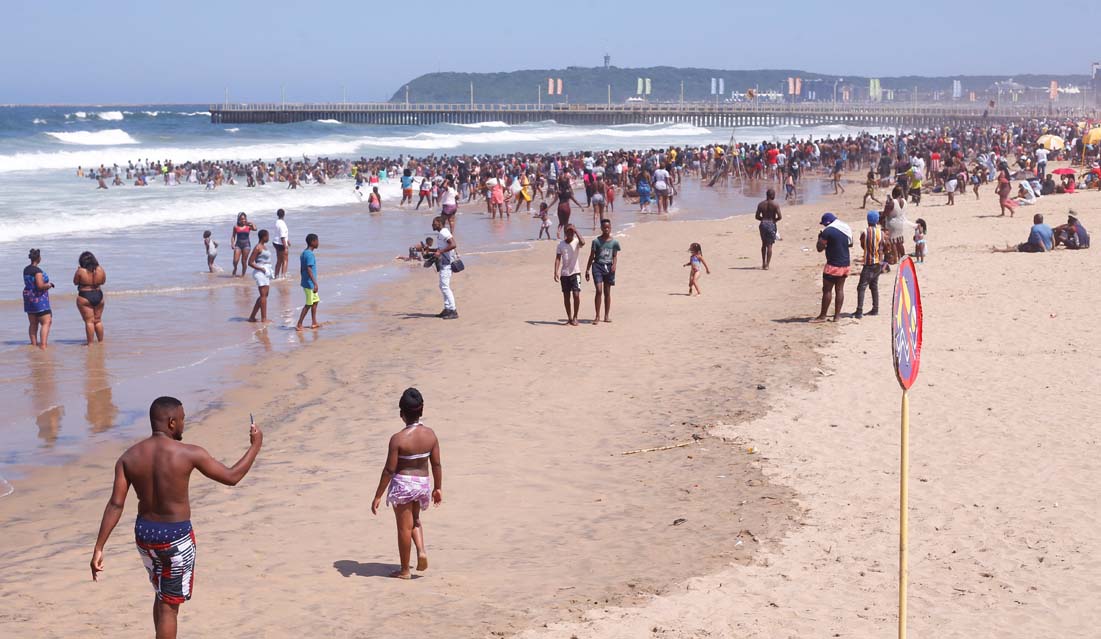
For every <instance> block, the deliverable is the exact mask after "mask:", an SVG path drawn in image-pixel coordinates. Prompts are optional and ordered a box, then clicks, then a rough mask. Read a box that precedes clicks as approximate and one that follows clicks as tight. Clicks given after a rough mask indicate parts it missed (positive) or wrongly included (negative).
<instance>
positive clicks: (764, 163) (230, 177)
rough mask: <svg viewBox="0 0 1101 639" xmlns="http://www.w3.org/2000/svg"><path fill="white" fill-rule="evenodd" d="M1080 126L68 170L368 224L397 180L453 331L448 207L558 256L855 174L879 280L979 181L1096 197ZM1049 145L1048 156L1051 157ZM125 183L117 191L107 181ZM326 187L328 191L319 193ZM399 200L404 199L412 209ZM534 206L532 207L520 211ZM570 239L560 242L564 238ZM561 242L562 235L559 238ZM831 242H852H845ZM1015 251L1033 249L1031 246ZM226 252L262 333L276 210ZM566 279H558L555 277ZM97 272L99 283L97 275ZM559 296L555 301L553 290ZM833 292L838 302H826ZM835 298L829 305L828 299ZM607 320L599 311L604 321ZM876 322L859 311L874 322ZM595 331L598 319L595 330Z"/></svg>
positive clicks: (1093, 158) (94, 312) (307, 252)
mask: <svg viewBox="0 0 1101 639" xmlns="http://www.w3.org/2000/svg"><path fill="white" fill-rule="evenodd" d="M1091 125H1092V123H1083V122H1073V121H1063V120H1048V121H1045V120H1032V121H1029V122H1025V123H1021V124H1018V125H986V126H966V127H965V126H960V127H941V128H936V129H927V130H918V131H910V132H906V133H904V134H903V133H901V132H899V133H895V134H879V135H874V134H867V133H865V134H861V135H857V136H847V137H844V138H837V139H834V138H826V139H820V140H813V139H807V140H795V139H792V140H789V141H787V142H768V141H762V142H757V143H750V142H735V141H733V140H731V143H729V144H707V145H700V146H670V147H665V148H660V149H656V148H655V149H637V150H624V149H619V150H611V149H607V150H601V151H591V150H589V151H580V152H566V153H510V154H483V155H470V154H464V155H456V156H447V155H428V156H426V157H420V158H414V157H408V156H405V155H401V156H398V157H375V158H364V157H361V158H358V159H345V158H313V159H311V158H308V157H303V158H302V159H301V160H291V159H283V158H277V159H276V160H275V161H273V162H265V161H264V160H259V159H258V160H255V161H251V162H240V161H210V160H199V161H182V162H175V161H173V160H171V159H166V160H148V159H145V160H138V161H131V162H128V163H127V164H126V165H125V166H119V165H117V164H112V165H111V166H105V165H102V164H101V165H100V166H99V167H98V168H92V169H88V170H87V171H86V170H85V169H84V168H83V167H78V169H77V175H78V176H80V177H87V178H91V179H94V180H96V181H98V182H99V184H100V186H101V187H104V188H105V187H106V181H107V180H112V183H113V184H116V185H117V184H119V183H126V182H131V181H132V182H133V183H134V184H136V185H147V184H149V183H150V182H152V181H153V180H154V179H158V180H160V181H161V182H162V183H163V184H164V185H167V186H172V185H177V184H193V185H205V188H209V189H217V188H220V187H222V186H226V185H236V184H237V182H238V179H240V180H242V181H244V182H245V184H246V187H253V186H263V185H266V184H277V185H283V186H284V187H285V188H288V189H296V188H299V187H300V186H305V185H317V186H324V185H329V183H330V182H332V181H340V180H347V179H350V180H352V181H353V182H354V183H355V187H354V189H353V190H354V193H355V194H356V195H357V196H358V197H359V198H360V199H362V198H363V194H364V193H365V192H366V194H367V195H366V198H367V205H368V211H369V212H371V213H380V212H382V208H383V199H382V196H381V194H380V192H379V185H380V184H383V183H389V182H390V181H391V180H392V179H396V180H398V181H400V183H401V190H402V196H401V200H400V202H399V204H398V208H399V209H402V210H411V211H419V210H420V207H421V206H422V205H425V206H427V207H428V209H429V210H435V211H436V212H437V213H438V217H437V218H436V219H434V220H433V222H432V230H433V233H434V235H433V236H430V237H429V238H427V239H429V240H434V245H433V242H432V241H426V242H423V243H419V244H418V245H417V246H415V247H410V251H409V254H408V256H403V259H410V260H413V259H415V260H417V261H424V262H425V265H426V266H432V267H434V268H436V270H437V271H438V274H439V287H440V291H441V296H442V298H443V310H441V311H440V313H439V314H438V315H439V316H440V317H442V318H445V319H455V318H457V317H458V312H457V310H456V307H455V297H454V290H453V289H452V287H451V275H452V274H453V273H456V272H459V270H461V268H463V264H462V260H461V258H459V256H458V253H457V251H456V247H457V243H456V242H457V240H456V235H455V233H456V229H455V227H456V219H457V214H458V210H459V207H460V206H461V205H462V206H478V207H479V208H480V207H483V206H484V211H485V214H486V215H488V216H489V217H490V219H491V220H496V219H502V220H509V219H511V217H512V214H513V213H518V212H520V211H521V210H523V211H524V213H525V214H530V215H531V216H532V217H534V218H536V219H538V221H539V222H538V224H539V228H538V231H539V232H538V237H539V239H542V238H543V237H546V238H547V239H548V240H549V239H551V236H550V229H551V227H552V226H554V224H553V222H552V220H554V219H556V221H557V226H556V232H555V238H554V239H556V240H559V241H560V242H564V243H565V244H567V245H568V244H570V243H572V242H577V241H583V240H581V234H580V232H579V230H578V228H577V226H576V224H575V223H574V222H573V213H574V208H575V207H577V208H580V209H582V210H591V212H592V227H591V228H592V230H593V231H596V230H597V229H600V230H601V232H602V233H603V227H604V226H605V222H608V224H611V220H612V216H613V215H614V213H615V206H616V202H617V201H623V202H627V203H629V204H631V205H635V206H637V207H638V210H639V211H640V212H643V213H648V212H653V213H667V212H668V211H669V210H670V207H673V206H674V203H675V201H676V197H677V195H678V188H679V186H680V185H681V183H682V180H683V179H684V178H685V177H694V178H696V179H698V180H700V181H701V183H703V184H706V185H708V186H715V185H721V184H729V183H732V182H745V183H752V182H765V183H768V182H772V183H775V184H777V185H783V189H784V201H785V202H789V201H792V200H793V199H796V198H797V197H798V192H799V185H800V183H801V182H802V180H804V179H805V178H806V177H807V176H815V175H817V176H826V177H828V178H829V180H830V181H831V183H832V184H833V186H834V190H835V193H838V194H840V193H843V192H844V190H843V189H844V182H845V179H844V174H845V172H855V173H857V174H858V175H862V176H863V177H862V181H863V183H864V186H865V193H864V198H863V201H862V207H861V208H864V207H866V206H867V204H868V201H869V200H871V201H872V202H874V203H876V204H881V205H882V208H881V209H880V210H878V211H876V212H877V215H878V226H879V229H880V232H881V235H882V240H881V241H882V248H881V249H879V250H878V252H877V251H876V250H873V251H871V253H873V254H876V255H879V257H877V258H876V259H879V260H881V261H882V262H883V264H884V267H885V268H889V265H890V264H893V263H895V262H897V260H898V259H899V258H900V257H902V256H904V255H906V254H907V248H906V245H907V238H910V239H911V241H912V242H913V247H914V251H915V255H916V256H917V257H918V259H921V254H922V252H923V251H924V249H925V241H926V240H925V234H926V232H927V224H926V222H925V220H924V219H920V218H918V219H916V220H915V221H914V222H911V221H910V220H909V219H908V216H907V213H909V212H911V211H913V210H915V208H916V207H919V206H920V205H921V203H922V198H923V197H925V198H928V197H931V196H937V195H941V196H944V197H946V198H947V204H948V205H953V204H954V203H955V198H956V197H957V196H962V195H965V194H966V192H967V190H968V188H970V189H971V191H972V193H973V194H974V196H975V198H976V199H978V198H979V197H980V188H981V187H982V186H983V185H985V184H988V183H994V184H995V185H996V186H995V194H996V195H997V196H998V206H999V213H1000V214H1001V215H1005V214H1007V213H1008V214H1009V215H1010V216H1012V215H1013V214H1014V212H1015V209H1016V208H1017V207H1019V206H1030V205H1035V204H1037V203H1038V202H1039V201H1040V200H1041V198H1046V197H1048V196H1053V195H1061V194H1073V193H1074V192H1076V191H1078V190H1082V189H1088V188H1097V189H1101V165H1099V163H1098V151H1099V150H1098V148H1097V147H1096V146H1095V145H1089V144H1086V143H1085V136H1086V133H1087V131H1088V130H1089V129H1090V126H1091ZM1053 138H1054V139H1055V140H1057V142H1055V143H1052V142H1051V141H1052V139H1053ZM1049 147H1050V148H1049ZM1060 159H1065V160H1069V162H1070V164H1071V166H1069V167H1063V168H1060V169H1056V170H1055V171H1053V172H1051V173H1049V172H1048V171H1047V164H1048V162H1050V161H1056V160H1060ZM1075 166H1078V168H1077V169H1076V168H1074V167H1075ZM124 176H125V181H126V182H122V180H123V179H124ZM1057 178H1058V179H1057ZM1014 181H1016V182H1017V187H1016V191H1015V192H1014V189H1013V186H1012V184H1013V182H1014ZM329 188H333V187H332V186H331V185H330V186H329ZM367 189H370V190H367ZM414 195H418V196H419V199H418V200H417V202H415V203H414V201H413V200H414ZM1014 195H1015V196H1014ZM881 196H882V197H883V199H882V200H880V197H881ZM479 200H480V201H481V203H480V204H478V202H479ZM536 201H538V202H539V204H538V206H537V208H536V210H535V212H532V205H533V203H535V202H536ZM621 206H622V204H621ZM908 206H909V208H907V207H908ZM756 218H757V220H758V221H759V222H760V224H759V228H760V235H761V258H762V268H764V269H768V268H769V267H770V264H771V258H772V246H773V244H774V242H775V241H776V240H777V239H779V230H778V226H777V225H778V223H779V222H780V220H781V219H782V218H781V213H780V207H779V205H778V203H777V201H776V190H775V189H773V188H769V191H768V195H767V198H766V200H765V201H764V202H762V203H761V205H760V206H758V209H757V212H756ZM841 224H843V223H841ZM571 226H572V227H573V230H572V231H569V229H570V227H571ZM1059 228H1060V229H1062V231H1060V232H1062V233H1064V234H1065V233H1066V225H1063V226H1061V227H1059ZM1073 228H1074V229H1077V230H1075V231H1074V232H1073V233H1071V234H1070V236H1069V238H1068V240H1067V241H1065V242H1063V243H1062V245H1064V246H1070V247H1082V248H1084V247H1087V246H1088V245H1089V239H1088V233H1087V232H1086V231H1085V228H1084V227H1083V226H1082V225H1081V221H1080V220H1076V222H1075V226H1074V227H1073ZM842 230H844V229H842ZM567 232H568V233H569V236H568V237H566V239H563V235H564V234H566V233H567ZM253 233H255V234H256V239H257V241H256V245H255V246H253V245H252V240H251V237H252V234H253ZM842 234H845V233H842ZM845 235H846V237H848V238H849V240H851V239H852V237H851V231H850V232H849V233H848V234H845ZM877 237H878V235H877ZM316 241H317V240H316V236H314V242H316ZM879 241H880V240H876V242H879ZM203 242H204V251H205V255H206V259H207V269H208V270H209V271H210V272H215V271H217V270H218V267H217V265H216V263H215V261H216V259H217V255H218V247H219V243H218V241H217V240H216V239H215V237H214V235H213V233H212V232H211V231H207V232H205V233H204V238H203ZM594 244H595V242H594ZM1025 244H1027V245H1029V246H1035V245H1036V243H1035V242H1031V243H1025ZM230 245H231V246H232V251H233V258H232V264H233V270H232V275H235V276H236V275H239V276H242V277H243V276H244V275H245V273H251V274H252V276H253V278H254V280H255V281H256V285H257V288H258V295H257V299H256V302H255V304H254V306H253V310H252V313H251V314H250V316H249V320H250V321H258V322H267V321H268V320H267V315H268V313H267V295H268V291H269V288H270V286H271V283H272V281H273V280H279V279H284V278H287V277H289V270H288V262H289V251H290V247H291V239H290V233H289V230H288V228H287V224H286V221H285V212H284V211H283V210H282V209H280V210H279V211H278V212H277V219H276V220H275V221H274V234H273V232H272V231H269V230H268V229H258V227H257V226H256V225H255V224H254V223H252V222H250V221H248V218H247V215H245V214H244V213H241V214H240V215H239V216H238V217H237V220H236V222H235V224H234V225H233V227H232V231H231V235H230ZM1057 245H1059V244H1053V245H1052V246H1057ZM313 248H316V246H315V247H313ZM272 249H274V251H275V255H274V256H272V254H271V251H272ZM571 250H572V249H566V248H563V246H561V245H560V246H559V250H558V252H557V255H558V256H559V257H563V258H565V259H564V260H563V262H562V267H563V270H562V271H561V272H559V267H556V273H557V274H558V275H559V276H560V281H561V282H563V284H562V286H563V294H564V295H567V294H572V292H573V291H572V287H573V279H574V278H572V277H569V276H573V275H578V274H579V273H580V271H579V270H576V269H575V268H574V263H573V262H574V261H575V260H573V259H572V257H573V256H572V253H570V251H571ZM832 252H833V253H834V254H835V255H834V257H833V258H832V259H833V261H834V262H840V261H842V260H843V259H844V255H842V252H841V251H840V250H839V249H835V250H833V251H832ZM865 252H866V253H868V252H869V251H867V250H866V251H865ZM880 254H881V255H880ZM89 255H90V254H89ZM299 258H300V273H301V286H302V288H303V289H304V290H305V291H307V293H306V294H305V300H306V305H305V306H304V307H303V310H302V314H301V317H300V321H299V322H298V325H297V328H299V329H302V328H303V322H304V319H305V316H306V315H307V314H310V315H311V317H312V318H313V319H312V323H311V325H310V326H311V327H313V328H316V327H317V326H319V324H318V323H317V321H316V313H317V303H318V301H319V297H318V294H317V293H318V287H317V265H316V256H315V255H314V253H313V249H312V248H310V246H309V243H308V242H307V246H306V247H305V248H304V250H303V251H302V253H301V254H300V256H299ZM40 259H41V257H39V260H40ZM92 259H93V260H94V257H93V258H92ZM590 263H595V264H596V265H597V268H603V267H604V266H605V265H606V266H608V267H609V271H608V273H607V274H603V273H601V274H599V275H598V274H597V273H596V272H595V271H593V272H591V273H590V272H587V273H586V276H587V277H589V276H592V278H593V279H595V280H596V281H597V283H598V285H599V286H598V290H597V297H598V298H601V299H602V300H603V303H604V304H606V305H610V299H611V289H610V286H611V284H613V283H614V273H615V260H614V259H612V260H608V259H607V257H606V256H604V255H601V257H600V258H599V259H596V260H595V262H594V260H592V259H590ZM700 263H701V264H702V261H701V262H700ZM689 265H690V266H692V274H693V276H694V278H695V276H697V275H698V273H699V272H700V269H699V268H698V266H699V264H696V263H695V262H691V261H690V263H689ZM567 266H568V267H569V268H565V267H567ZM99 268H100V271H99V272H100V273H101V275H102V267H99ZM238 268H239V269H240V270H239V271H238ZM839 268H840V267H839ZM34 269H38V270H41V269H40V267H39V266H37V262H35V263H34V264H32V265H31V266H28V269H27V273H25V276H24V280H25V287H24V300H25V310H26V311H27V314H28V317H29V318H31V319H30V328H29V332H30V335H31V341H32V343H33V344H35V345H38V346H41V347H45V345H46V342H47V339H48V334H49V326H50V323H51V317H50V315H49V313H48V311H49V302H48V289H43V288H41V286H45V285H47V284H46V283H45V282H38V279H41V278H38V279H36V278H37V275H36V274H35V273H33V272H32V271H33V270H34ZM589 270H590V269H587V271H589ZM706 270H707V269H706V268H705V269H704V271H706ZM43 275H44V274H43ZM561 276H566V277H564V278H561ZM609 276H610V277H609ZM83 279H85V280H89V281H88V283H84V284H80V285H79V286H81V288H80V289H79V293H80V297H79V299H78V306H79V308H80V310H81V314H82V316H84V315H87V317H85V318H84V319H85V323H86V327H87V331H88V335H89V342H91V341H92V340H93V338H94V339H102V333H103V328H102V321H101V318H102V312H103V302H102V294H101V293H100V292H99V286H101V285H102V284H103V281H100V282H99V283H95V282H94V281H92V280H94V278H93V277H91V276H89V277H85V278H83ZM567 284H568V285H569V287H570V288H571V290H570V291H567V290H566V288H565V287H566V286H567ZM49 286H52V284H49ZM863 287H873V279H872V278H871V276H870V275H869V276H868V277H866V278H862V288H861V290H863ZM602 289H606V290H602ZM690 291H694V292H696V293H697V294H698V293H699V281H698V279H693V280H692V282H691V284H690ZM835 291H836V292H837V293H842V291H841V289H840V288H836V289H835ZM873 295H874V287H873ZM92 297H94V298H96V300H95V301H97V302H98V303H96V304H92V303H91V301H90V299H89V298H92ZM836 297H842V298H843V294H842V295H836ZM81 300H83V301H81ZM598 306H599V304H598ZM609 309H610V306H609ZM609 309H606V310H605V312H604V316H605V319H606V318H607V315H608V310H609ZM875 310H876V303H875V301H874V298H873V312H874V311H875ZM576 315H577V313H576V312H573V311H571V312H569V313H568V314H567V322H568V323H573V322H575V321H576ZM599 317H600V311H599V308H598V310H597V313H596V318H597V319H599ZM823 317H824V314H823Z"/></svg>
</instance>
